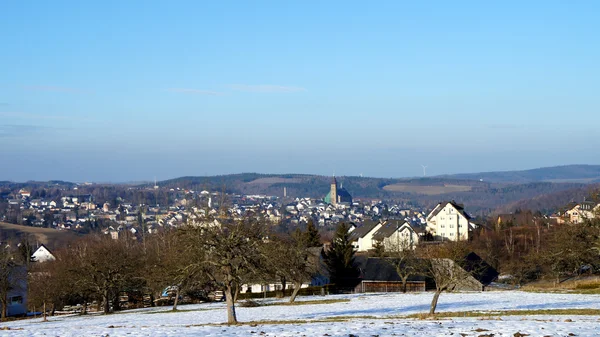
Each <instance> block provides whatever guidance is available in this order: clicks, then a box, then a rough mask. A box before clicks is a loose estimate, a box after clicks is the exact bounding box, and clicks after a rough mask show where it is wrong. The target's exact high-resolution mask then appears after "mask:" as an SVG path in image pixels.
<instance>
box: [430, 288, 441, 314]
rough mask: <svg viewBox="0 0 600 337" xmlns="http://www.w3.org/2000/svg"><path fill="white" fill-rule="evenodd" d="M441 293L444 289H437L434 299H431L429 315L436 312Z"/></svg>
mask: <svg viewBox="0 0 600 337" xmlns="http://www.w3.org/2000/svg"><path fill="white" fill-rule="evenodd" d="M441 293H442V289H436V291H435V294H433V299H432V300H431V307H430V308H429V315H433V314H435V308H436V307H437V303H438V299H439V298H440V294H441Z"/></svg>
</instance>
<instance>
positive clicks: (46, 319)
mask: <svg viewBox="0 0 600 337" xmlns="http://www.w3.org/2000/svg"><path fill="white" fill-rule="evenodd" d="M44 322H48V317H47V316H46V301H44Z"/></svg>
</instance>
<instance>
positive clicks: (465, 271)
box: [354, 252, 498, 292]
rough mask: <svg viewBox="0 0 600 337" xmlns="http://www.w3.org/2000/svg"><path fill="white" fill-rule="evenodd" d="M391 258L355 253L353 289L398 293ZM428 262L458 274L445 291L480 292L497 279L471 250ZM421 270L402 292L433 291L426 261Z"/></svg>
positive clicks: (400, 281)
mask: <svg viewBox="0 0 600 337" xmlns="http://www.w3.org/2000/svg"><path fill="white" fill-rule="evenodd" d="M392 261H393V259H392V258H376V257H367V256H356V257H355V260H354V265H355V266H356V268H357V269H358V270H359V280H358V283H357V285H356V287H355V289H354V291H355V292H400V291H403V287H402V279H401V278H400V275H398V272H397V271H396V268H395V267H394V265H393V264H392ZM428 263H440V265H443V266H445V267H447V268H454V267H458V268H457V269H456V272H458V273H460V274H459V275H462V276H458V277H456V281H455V282H456V283H455V284H453V285H452V286H451V287H449V291H484V290H485V289H486V287H487V286H488V285H489V284H490V283H491V282H493V281H494V280H496V279H497V277H498V272H497V271H496V270H495V269H494V268H493V267H492V266H490V265H489V264H488V263H487V262H485V261H484V260H483V259H482V258H481V257H479V256H478V255H477V254H475V253H473V252H471V253H469V254H468V255H467V256H465V257H464V258H462V259H459V260H456V261H453V260H450V259H431V260H429V262H428ZM420 265H421V266H422V268H423V269H422V270H421V271H420V272H416V273H415V275H411V276H410V277H409V278H408V282H407V287H406V291H426V290H435V282H434V280H433V279H432V278H431V277H430V276H429V275H428V272H427V267H426V266H427V263H426V260H423V263H420Z"/></svg>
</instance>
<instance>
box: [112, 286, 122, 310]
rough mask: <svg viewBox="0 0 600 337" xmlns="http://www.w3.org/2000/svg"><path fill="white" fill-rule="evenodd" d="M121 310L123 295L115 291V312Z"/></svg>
mask: <svg viewBox="0 0 600 337" xmlns="http://www.w3.org/2000/svg"><path fill="white" fill-rule="evenodd" d="M119 310H121V297H120V296H119V292H118V291H116V292H115V298H114V299H113V312H116V311H119Z"/></svg>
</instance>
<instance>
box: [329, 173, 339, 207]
mask: <svg viewBox="0 0 600 337" xmlns="http://www.w3.org/2000/svg"><path fill="white" fill-rule="evenodd" d="M337 190H338V188H337V180H335V176H334V177H333V180H332V181H331V190H330V192H329V196H330V202H331V204H332V205H333V206H336V205H337V202H338V195H337Z"/></svg>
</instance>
